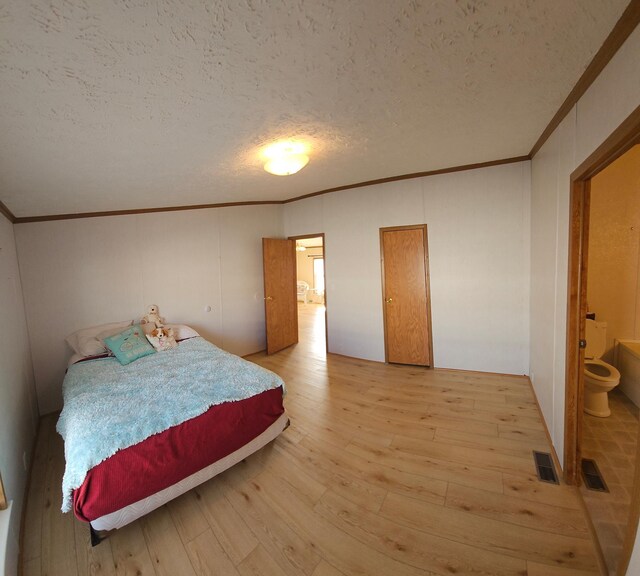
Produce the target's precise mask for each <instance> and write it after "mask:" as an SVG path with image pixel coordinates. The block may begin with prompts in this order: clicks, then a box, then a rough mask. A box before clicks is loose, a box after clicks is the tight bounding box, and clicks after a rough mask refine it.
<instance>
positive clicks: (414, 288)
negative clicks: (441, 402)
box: [380, 225, 433, 366]
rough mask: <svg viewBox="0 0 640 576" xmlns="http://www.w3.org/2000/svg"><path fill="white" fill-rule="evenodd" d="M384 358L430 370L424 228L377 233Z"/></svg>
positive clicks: (427, 282) (397, 228)
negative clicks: (378, 239) (379, 254)
mask: <svg viewBox="0 0 640 576" xmlns="http://www.w3.org/2000/svg"><path fill="white" fill-rule="evenodd" d="M380 249H381V255H382V295H383V304H382V305H383V311H384V335H385V339H384V340H385V358H386V361H387V362H391V363H396V364H416V365H419V366H431V365H432V364H433V358H432V356H433V351H432V345H431V303H430V297H429V258H428V249H427V226H426V225H419V226H402V227H394V228H381V229H380Z"/></svg>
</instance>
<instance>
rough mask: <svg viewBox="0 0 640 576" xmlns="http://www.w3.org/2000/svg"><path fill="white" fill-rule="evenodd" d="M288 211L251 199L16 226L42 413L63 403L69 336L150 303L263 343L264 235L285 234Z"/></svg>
mask: <svg viewBox="0 0 640 576" xmlns="http://www.w3.org/2000/svg"><path fill="white" fill-rule="evenodd" d="M281 213H282V209H281V207H280V206H269V205H265V206H242V207H230V208H218V209H208V210H192V211H182V212H163V213H154V214H140V215H128V216H111V217H102V218H87V219H79V220H64V221H53V222H41V223H30V224H18V225H16V227H15V230H16V241H17V244H18V253H19V257H20V267H21V272H22V281H23V287H24V298H25V304H26V309H27V320H28V325H29V332H30V335H31V346H32V353H33V362H34V371H35V379H36V387H37V392H38V402H39V406H40V412H41V413H42V414H46V413H48V412H52V411H54V410H58V409H60V408H61V406H62V396H61V385H62V380H63V377H64V372H65V368H66V363H67V360H68V358H69V357H70V355H71V350H70V349H69V348H68V346H67V344H66V343H65V341H64V338H65V336H67V335H68V334H69V333H71V332H73V331H75V330H77V329H79V328H83V327H86V326H92V325H95V324H101V323H105V322H111V321H118V320H123V319H133V318H139V317H140V316H142V315H144V314H145V312H146V307H147V305H149V304H157V305H158V306H159V307H160V313H161V315H162V316H164V317H165V319H166V321H167V322H178V323H184V324H189V325H191V326H193V327H194V328H196V329H197V330H198V331H199V332H200V333H201V334H202V335H203V336H205V337H206V338H207V339H209V340H211V341H212V342H214V343H215V344H217V345H219V346H221V347H222V348H224V349H226V350H229V351H230V352H233V353H235V354H240V355H244V354H248V353H251V352H256V351H258V350H261V349H264V347H265V342H264V311H263V305H264V302H263V281H262V243H261V238H262V237H263V236H281V235H282V216H281ZM206 306H211V308H212V311H211V312H206V311H205V307H206Z"/></svg>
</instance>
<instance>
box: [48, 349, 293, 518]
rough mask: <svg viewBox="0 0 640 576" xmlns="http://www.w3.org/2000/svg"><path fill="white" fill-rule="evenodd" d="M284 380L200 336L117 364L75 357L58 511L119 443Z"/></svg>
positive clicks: (63, 426) (67, 392)
mask: <svg viewBox="0 0 640 576" xmlns="http://www.w3.org/2000/svg"><path fill="white" fill-rule="evenodd" d="M279 386H282V387H283V389H284V382H283V381H282V379H281V378H280V377H279V376H277V375H276V374H274V373H273V372H270V371H269V370H266V369H264V368H262V367H260V366H257V365H256V364H253V363H251V362H248V361H246V360H243V359H242V358H239V357H238V356H235V355H233V354H229V353H228V352H225V351H223V350H221V349H220V348H218V347H216V346H214V345H213V344H211V343H210V342H207V341H206V340H204V339H203V338H200V337H198V338H191V339H189V340H185V341H183V342H181V343H180V344H179V346H178V347H177V348H174V349H172V350H167V351H164V352H158V353H157V354H152V355H150V356H146V357H144V358H140V359H139V360H136V361H135V362H132V363H131V364H128V365H127V366H121V365H120V363H119V362H118V361H117V360H116V359H115V358H102V359H97V360H91V361H86V362H80V363H79V364H73V365H72V366H71V367H70V368H69V370H68V372H67V375H66V377H65V380H64V384H63V396H64V409H63V410H62V414H61V415H60V419H59V420H58V425H57V430H58V432H59V433H60V434H61V435H62V437H63V438H64V450H65V459H66V469H65V472H64V478H63V481H62V493H63V500H62V511H63V512H67V511H69V510H71V506H72V501H71V495H72V491H73V490H75V489H76V488H78V487H80V486H81V485H82V482H83V481H84V478H85V476H86V474H87V472H88V471H89V470H90V469H91V468H93V467H94V466H96V465H97V464H99V463H100V462H102V461H103V460H105V459H107V458H109V457H110V456H112V455H113V454H115V453H116V452H117V451H118V450H121V449H123V448H127V447H128V446H132V445H133V444H137V443H138V442H141V441H142V440H144V439H145V438H148V437H149V436H151V435H153V434H157V433H159V432H163V431H164V430H166V429H168V428H170V427H171V426H175V425H177V424H180V423H181V422H184V421H185V420H189V419H190V418H195V417H196V416H199V415H200V414H203V413H204V412H206V411H207V410H208V409H209V408H210V407H211V406H215V405H217V404H222V403H223V402H232V401H236V400H243V399H245V398H249V397H251V396H255V395H256V394H260V393H261V392H264V391H266V390H271V389H273V388H277V387H279Z"/></svg>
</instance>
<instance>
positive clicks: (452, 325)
mask: <svg viewBox="0 0 640 576" xmlns="http://www.w3.org/2000/svg"><path fill="white" fill-rule="evenodd" d="M529 168H530V165H529V162H520V163H516V164H508V165H502V166H494V167H491V168H483V169H478V170H471V171H466V172H457V173H452V174H443V175H440V176H430V177H426V178H419V179H413V180H404V181H399V182H393V183H388V184H380V185H377V186H369V187H366V188H359V189H354V190H349V191H341V192H335V193H332V194H326V195H323V196H316V197H313V198H309V199H306V200H300V201H297V202H292V203H289V204H286V205H285V210H284V222H285V234H286V235H287V236H296V235H303V234H313V233H316V232H318V233H320V232H324V233H325V242H326V245H325V270H326V281H327V286H326V290H327V302H328V307H327V313H328V330H329V350H330V351H331V352H337V353H340V354H345V355H348V356H355V357H359V358H368V359H371V360H379V361H384V334H383V320H382V285H381V270H380V238H379V229H380V228H381V227H386V226H399V225H410V224H422V223H426V224H427V227H428V240H429V257H430V274H431V311H432V320H433V348H434V363H435V366H437V367H443V368H444V367H446V368H460V369H466V370H483V371H489V372H504V373H516V374H523V373H526V372H528V369H529V357H528V346H529V342H528V334H529V324H528V318H529V309H528V307H529V206H530V189H529V185H530V170H529Z"/></svg>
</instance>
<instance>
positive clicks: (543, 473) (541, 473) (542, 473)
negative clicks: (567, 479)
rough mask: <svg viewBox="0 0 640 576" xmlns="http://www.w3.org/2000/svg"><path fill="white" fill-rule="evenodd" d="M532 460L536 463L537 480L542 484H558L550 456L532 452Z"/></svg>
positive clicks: (544, 453)
mask: <svg viewBox="0 0 640 576" xmlns="http://www.w3.org/2000/svg"><path fill="white" fill-rule="evenodd" d="M533 460H534V461H535V463H536V473H537V474H538V480H540V481H542V482H549V483H550V484H558V475H557V474H556V467H555V466H554V465H553V460H552V459H551V454H547V453H546V452H536V451H535V450H534V451H533Z"/></svg>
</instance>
